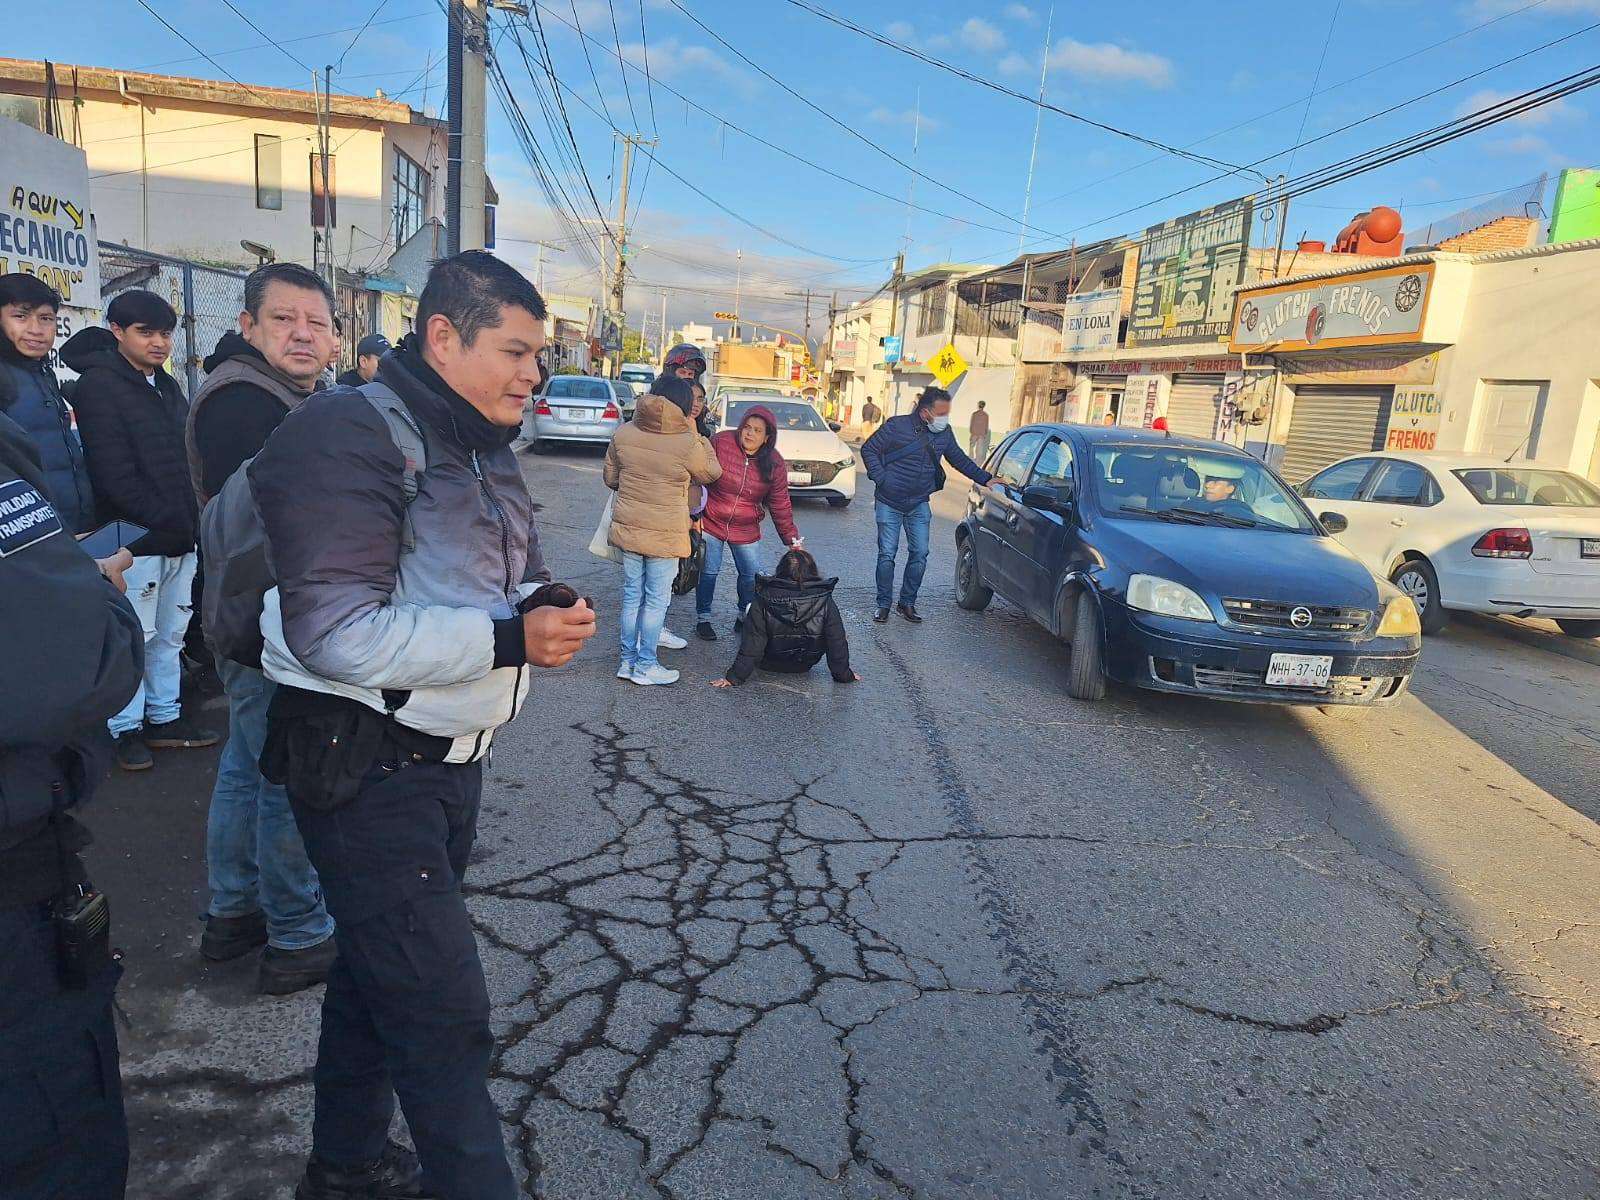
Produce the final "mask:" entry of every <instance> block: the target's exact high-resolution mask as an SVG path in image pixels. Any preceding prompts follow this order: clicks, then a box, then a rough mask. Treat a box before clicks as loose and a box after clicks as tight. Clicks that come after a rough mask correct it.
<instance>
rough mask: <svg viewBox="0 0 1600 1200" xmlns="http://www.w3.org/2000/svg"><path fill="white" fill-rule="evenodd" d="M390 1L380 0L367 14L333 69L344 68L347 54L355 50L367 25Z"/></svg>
mask: <svg viewBox="0 0 1600 1200" xmlns="http://www.w3.org/2000/svg"><path fill="white" fill-rule="evenodd" d="M388 3H389V0H378V3H377V6H376V7H375V8H374V9H373V10H372V11H371V12H370V13H368V14H367V19H366V20H365V21H363V22H362V23H361V28H360V29H358V30H356V35H355V37H353V38H351V39H350V44H349V45H348V46H346V47H345V48H344V51H343V53H341V54H340V55H339V61H338V62H336V63H334V64H333V69H334V70H335V71H340V70H343V69H344V60H345V56H346V55H348V54H349V53H350V51H352V50H354V49H355V48H356V43H357V42H359V41H360V40H361V35H362V34H364V33H366V31H367V27H368V26H369V25H371V24H372V22H373V20H374V19H375V18H376V17H377V15H378V14H379V13H381V12H382V11H383V9H384V6H385V5H387V4H388Z"/></svg>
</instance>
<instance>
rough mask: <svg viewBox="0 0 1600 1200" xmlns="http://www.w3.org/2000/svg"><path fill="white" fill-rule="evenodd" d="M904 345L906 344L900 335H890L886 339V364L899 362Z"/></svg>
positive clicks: (884, 341) (884, 344)
mask: <svg viewBox="0 0 1600 1200" xmlns="http://www.w3.org/2000/svg"><path fill="white" fill-rule="evenodd" d="M904 345H905V342H904V340H903V339H902V338H901V336H900V335H899V334H898V333H895V334H890V335H889V336H888V337H886V338H884V339H883V361H884V362H886V363H896V362H899V361H900V351H901V349H902V347H903V346H904Z"/></svg>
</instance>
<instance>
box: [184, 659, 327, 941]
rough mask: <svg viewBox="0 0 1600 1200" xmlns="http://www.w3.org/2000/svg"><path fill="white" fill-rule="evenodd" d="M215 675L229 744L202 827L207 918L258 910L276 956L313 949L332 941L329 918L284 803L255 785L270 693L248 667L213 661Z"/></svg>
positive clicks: (268, 786)
mask: <svg viewBox="0 0 1600 1200" xmlns="http://www.w3.org/2000/svg"><path fill="white" fill-rule="evenodd" d="M217 674H218V675H220V676H221V677H222V686H223V688H224V690H226V691H227V693H228V744H227V745H226V746H224V747H223V748H222V758H221V759H220V760H218V762H217V784H216V787H215V789H213V791H212V793H211V814H210V816H209V817H208V818H207V821H206V872H207V875H208V877H209V882H210V884H211V905H210V908H209V910H208V911H209V912H210V913H211V915H212V916H214V917H242V916H245V915H246V914H248V913H253V912H255V911H256V910H257V909H260V910H261V912H262V914H263V915H264V916H265V917H266V919H267V942H268V944H269V945H272V946H276V947H277V948H278V949H280V950H303V949H305V948H306V947H307V946H315V945H316V944H317V943H318V942H324V941H327V939H328V937H329V936H330V935H331V934H332V933H333V918H332V917H330V916H329V915H328V907H327V905H326V904H325V903H323V899H322V887H321V885H320V884H319V883H318V881H317V873H316V871H315V870H313V869H312V866H311V860H310V859H308V858H307V857H306V847H305V843H304V842H303V841H301V840H300V830H299V829H298V828H297V827H296V826H295V823H294V813H293V812H292V811H291V810H290V808H289V798H288V796H286V795H285V794H284V791H283V789H282V788H281V787H279V786H278V785H277V784H274V783H268V782H267V781H266V780H265V779H263V778H261V768H260V766H259V765H258V764H259V763H260V761H261V746H262V744H263V743H264V742H265V741H266V739H267V706H268V705H269V704H270V703H271V702H272V693H273V692H274V691H275V690H276V686H277V685H275V684H274V683H273V682H272V681H271V680H270V679H268V678H267V677H266V676H265V675H263V674H262V673H261V672H260V671H257V670H255V669H254V668H253V667H246V666H242V665H241V664H239V663H236V662H229V661H228V660H227V659H224V658H220V657H219V658H218V659H217Z"/></svg>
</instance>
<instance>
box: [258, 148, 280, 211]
mask: <svg viewBox="0 0 1600 1200" xmlns="http://www.w3.org/2000/svg"><path fill="white" fill-rule="evenodd" d="M256 207H257V208H263V209H267V210H268V211H270V212H281V211H282V210H283V142H282V140H281V139H280V138H277V137H274V136H273V135H272V134H270V133H258V134H256Z"/></svg>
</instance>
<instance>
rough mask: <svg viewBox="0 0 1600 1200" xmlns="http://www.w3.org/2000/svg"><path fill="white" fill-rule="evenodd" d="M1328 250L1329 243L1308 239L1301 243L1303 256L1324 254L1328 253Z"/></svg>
mask: <svg viewBox="0 0 1600 1200" xmlns="http://www.w3.org/2000/svg"><path fill="white" fill-rule="evenodd" d="M1327 249H1328V243H1327V242H1319V241H1315V240H1313V239H1308V240H1306V241H1303V242H1301V243H1300V253H1301V254H1323V253H1326V252H1327Z"/></svg>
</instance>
